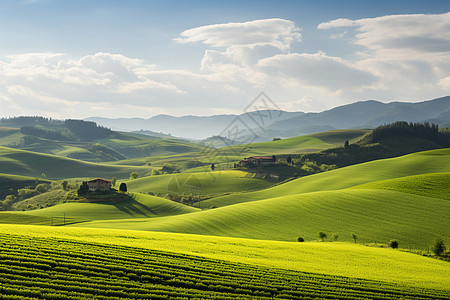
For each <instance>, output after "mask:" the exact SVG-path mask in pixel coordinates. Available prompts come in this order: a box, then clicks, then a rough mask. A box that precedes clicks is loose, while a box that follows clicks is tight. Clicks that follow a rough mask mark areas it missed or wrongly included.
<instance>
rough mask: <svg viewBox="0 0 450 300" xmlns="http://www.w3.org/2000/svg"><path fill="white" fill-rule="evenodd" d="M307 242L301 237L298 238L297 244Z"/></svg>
mask: <svg viewBox="0 0 450 300" xmlns="http://www.w3.org/2000/svg"><path fill="white" fill-rule="evenodd" d="M304 241H305V239H304V238H302V237H301V236H299V237H298V238H297V242H300V243H302V242H304Z"/></svg>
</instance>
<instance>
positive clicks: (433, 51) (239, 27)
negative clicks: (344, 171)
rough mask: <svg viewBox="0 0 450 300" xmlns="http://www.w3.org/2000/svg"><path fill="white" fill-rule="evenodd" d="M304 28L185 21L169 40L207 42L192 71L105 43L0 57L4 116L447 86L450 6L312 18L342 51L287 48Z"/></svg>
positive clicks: (215, 109) (185, 108) (373, 94)
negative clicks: (430, 11)
mask: <svg viewBox="0 0 450 300" xmlns="http://www.w3.org/2000/svg"><path fill="white" fill-rule="evenodd" d="M301 31H302V29H301V28H300V27H299V26H298V25H296V24H295V23H294V22H292V21H290V20H284V19H265V20H256V21H249V22H242V23H226V24H213V25H208V26H202V27H197V28H192V29H188V30H186V31H183V32H181V33H180V36H179V37H177V38H175V41H176V43H175V47H180V49H182V48H183V47H189V45H190V44H195V43H201V44H203V45H206V46H207V47H208V49H207V50H206V51H205V52H204V54H203V58H202V60H201V61H199V62H198V66H199V67H198V68H197V69H189V70H187V69H162V68H160V67H158V65H157V64H156V63H155V62H146V61H144V60H142V59H139V58H130V57H126V56H124V55H121V54H113V53H103V52H100V53H94V54H91V55H86V56H84V57H72V56H70V55H69V54H66V53H29V54H20V55H10V56H7V57H0V105H1V106H2V116H8V115H19V114H33V115H34V114H39V115H47V116H52V117H87V116H94V115H96V116H102V115H103V116H111V117H120V116H122V117H131V116H139V117H149V116H151V115H154V114H157V113H171V114H212V113H223V112H228V113H230V112H239V111H240V110H241V109H242V108H243V107H245V103H246V102H249V101H251V100H252V99H253V98H254V97H255V95H257V94H258V93H259V92H260V91H262V90H264V91H266V92H267V93H268V94H269V95H270V96H271V97H272V98H273V99H274V100H275V101H277V102H278V103H280V106H281V108H285V109H290V110H308V111H311V110H312V111H315V110H316V111H317V110H321V109H324V108H330V107H333V106H335V105H340V104H344V103H348V102H352V101H356V100H364V99H380V100H419V99H427V98H432V97H438V96H442V95H446V94H450V13H445V14H436V15H425V14H416V15H391V16H381V17H377V18H366V19H358V20H350V19H336V20H330V21H327V22H324V23H321V24H318V26H317V32H318V33H322V34H323V33H324V34H328V33H331V36H330V39H331V43H333V42H338V40H339V39H341V38H342V37H344V36H345V39H346V41H348V50H347V55H346V56H345V57H338V56H332V55H328V54H327V53H326V52H325V51H323V49H320V48H318V49H317V50H316V51H315V52H313V53H304V52H299V51H297V52H296V51H294V50H293V49H298V48H300V47H298V46H299V45H302V44H304V43H309V42H310V41H308V40H305V39H304V38H302V34H301ZM296 45H297V47H295V46H296ZM305 99H306V100H305ZM324 103H326V107H324Z"/></svg>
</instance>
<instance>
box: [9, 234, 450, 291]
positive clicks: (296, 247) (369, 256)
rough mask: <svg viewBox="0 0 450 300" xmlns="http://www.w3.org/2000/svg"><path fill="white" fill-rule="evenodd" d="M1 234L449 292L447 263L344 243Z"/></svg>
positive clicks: (185, 236)
mask: <svg viewBox="0 0 450 300" xmlns="http://www.w3.org/2000/svg"><path fill="white" fill-rule="evenodd" d="M2 233H3V234H18V235H24V236H31V237H41V238H47V237H51V238H62V239H71V240H78V241H83V242H89V243H92V242H102V243H107V244H112V245H122V246H131V247H139V248H145V249H155V250H160V251H170V252H177V253H184V254H190V255H197V256H198V255H199V256H203V257H207V258H213V259H223V260H228V261H232V262H237V263H247V264H256V265H259V266H268V267H277V268H282V269H287V270H294V271H302V272H313V273H322V274H329V275H338V276H348V277H353V278H363V279H371V280H379V281H383V282H392V283H395V284H401V285H404V284H405V285H409V286H412V287H427V288H437V289H446V290H447V291H448V290H449V286H450V267H449V265H448V263H447V262H444V261H440V260H436V259H431V258H426V257H422V256H419V255H416V254H411V253H405V252H401V251H396V250H392V249H386V248H384V249H380V248H375V247H365V246H362V245H355V244H349V243H336V242H333V243H297V242H293V243H288V242H278V241H267V240H249V239H236V238H229V237H214V236H200V235H187V234H176V233H161V232H143V231H128V230H105V229H98V228H74V227H48V226H24V225H2ZM393 270H395V271H393Z"/></svg>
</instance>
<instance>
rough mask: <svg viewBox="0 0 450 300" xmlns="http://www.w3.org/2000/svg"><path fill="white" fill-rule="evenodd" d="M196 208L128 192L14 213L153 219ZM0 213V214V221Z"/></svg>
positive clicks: (74, 217) (93, 217) (88, 218)
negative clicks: (115, 198) (113, 197)
mask: <svg viewBox="0 0 450 300" xmlns="http://www.w3.org/2000/svg"><path fill="white" fill-rule="evenodd" d="M195 211H198V209H197V208H193V207H190V206H186V205H182V204H179V203H176V202H173V201H170V200H167V199H164V198H159V197H155V196H149V195H142V194H129V196H127V197H125V198H124V199H120V200H118V201H111V200H109V199H102V200H97V201H96V202H94V203H79V202H73V203H64V204H59V205H55V206H52V207H48V208H44V209H38V210H33V211H26V212H17V214H23V215H28V216H33V217H34V216H37V217H47V218H48V217H62V216H63V215H64V214H65V215H66V216H67V217H68V218H72V219H79V220H113V219H129V218H137V219H139V218H154V217H163V216H171V215H178V214H186V213H192V212H195ZM2 215H3V213H0V220H1V219H2Z"/></svg>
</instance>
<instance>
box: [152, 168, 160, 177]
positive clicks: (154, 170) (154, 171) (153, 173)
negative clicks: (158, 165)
mask: <svg viewBox="0 0 450 300" xmlns="http://www.w3.org/2000/svg"><path fill="white" fill-rule="evenodd" d="M155 175H161V171H159V170H157V169H152V176H155Z"/></svg>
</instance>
